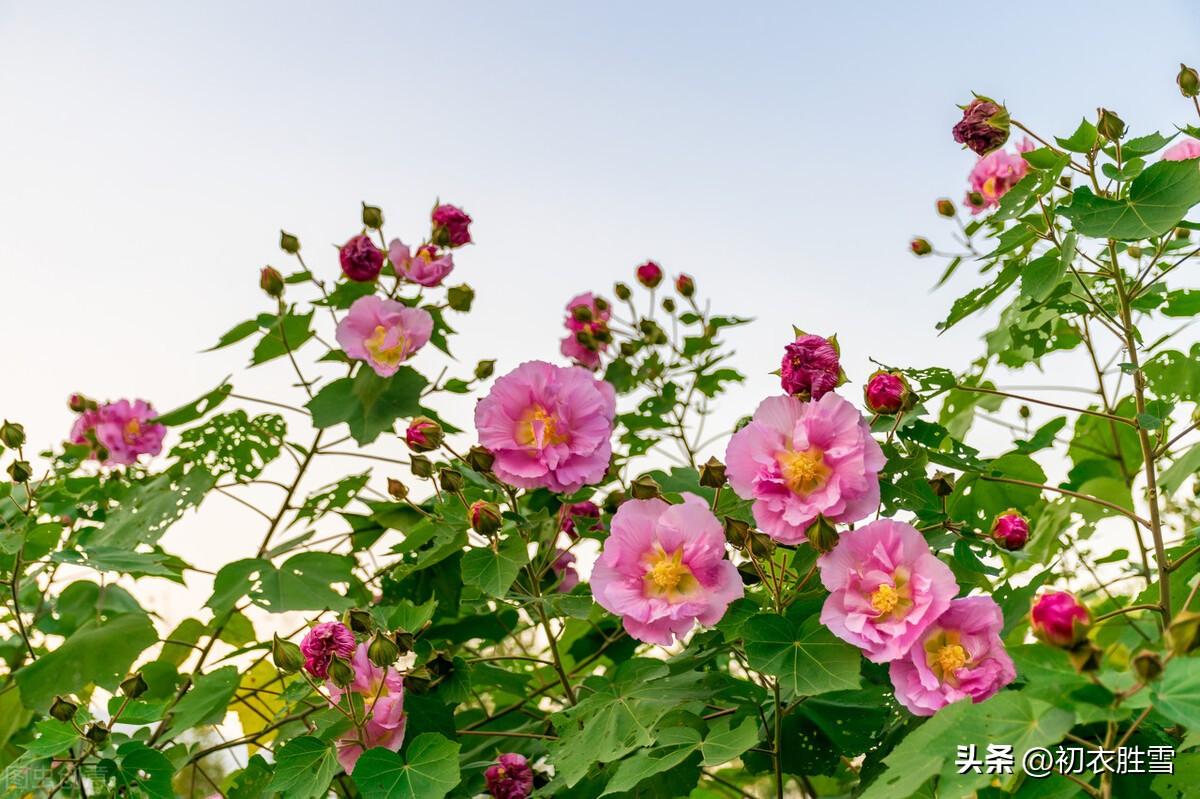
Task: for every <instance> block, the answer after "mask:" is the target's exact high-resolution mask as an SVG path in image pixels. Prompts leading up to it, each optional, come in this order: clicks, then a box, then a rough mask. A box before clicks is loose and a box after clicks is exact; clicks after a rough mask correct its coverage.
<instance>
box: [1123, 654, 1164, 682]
mask: <svg viewBox="0 0 1200 799" xmlns="http://www.w3.org/2000/svg"><path fill="white" fill-rule="evenodd" d="M1130 665H1131V666H1132V667H1133V672H1134V674H1136V675H1137V676H1138V679H1140V680H1141V681H1142V682H1144V683H1145V682H1154V681H1155V680H1157V679H1158V678H1159V677H1160V676H1161V675H1162V673H1163V662H1162V658H1161V657H1159V656H1158V653H1157V652H1151V651H1149V650H1145V649H1143V650H1142V651H1141V652H1138V653H1137V654H1136V655H1134V656H1133V660H1132V661H1130Z"/></svg>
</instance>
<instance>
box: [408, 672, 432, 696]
mask: <svg viewBox="0 0 1200 799" xmlns="http://www.w3.org/2000/svg"><path fill="white" fill-rule="evenodd" d="M432 689H433V680H431V679H430V675H429V669H414V670H413V671H410V672H409V673H408V674H406V675H404V691H405V693H410V692H411V693H413V694H416V695H417V696H421V695H423V694H427V693H429V692H430V691H431V690H432Z"/></svg>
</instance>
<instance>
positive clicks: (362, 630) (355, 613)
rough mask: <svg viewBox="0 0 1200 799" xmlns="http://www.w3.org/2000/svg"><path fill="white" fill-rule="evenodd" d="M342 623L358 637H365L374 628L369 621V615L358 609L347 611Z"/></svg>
mask: <svg viewBox="0 0 1200 799" xmlns="http://www.w3.org/2000/svg"><path fill="white" fill-rule="evenodd" d="M342 623H343V624H345V625H346V626H347V627H349V628H350V629H351V630H352V631H353V632H356V633H359V634H360V635H366V634H367V633H369V632H371V629H372V628H373V627H374V626H375V625H374V623H373V622H372V621H371V614H370V613H368V612H367V611H365V610H362V609H360V608H350V609H349V610H347V611H346V613H345V614H344V615H343V617H342Z"/></svg>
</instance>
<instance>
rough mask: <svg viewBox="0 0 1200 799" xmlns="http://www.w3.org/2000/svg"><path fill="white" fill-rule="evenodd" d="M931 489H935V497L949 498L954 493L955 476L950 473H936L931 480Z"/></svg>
mask: <svg viewBox="0 0 1200 799" xmlns="http://www.w3.org/2000/svg"><path fill="white" fill-rule="evenodd" d="M929 487H930V488H932V489H933V494H934V496H938V497H948V496H950V495H951V494H953V493H954V475H952V474H950V472H934V473H933V477H931V478H929Z"/></svg>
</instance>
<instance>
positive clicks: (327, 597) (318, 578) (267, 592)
mask: <svg viewBox="0 0 1200 799" xmlns="http://www.w3.org/2000/svg"><path fill="white" fill-rule="evenodd" d="M354 563H355V561H354V558H352V557H350V556H348V555H335V554H333V553H330V552H301V553H300V554H298V555H293V556H292V557H290V558H288V559H287V560H286V561H284V562H283V564H282V565H281V566H278V567H276V566H275V565H274V564H272V563H271V562H270V561H267V560H260V559H257V558H248V559H245V560H237V561H234V562H233V563H229V564H226V565H225V566H223V567H221V570H220V571H219V572H217V576H216V579H215V580H213V594H212V596H211V597H209V600H208V602H207V605H208V607H210V608H212V609H213V610H214V611H216V612H223V611H227V610H229V609H230V608H232V607H233V606H234V604H236V603H237V601H238V600H239V599H241V598H242V597H243V596H249V597H250V599H251V600H252V601H253V602H254V604H256V605H258V606H259V607H262V608H265V609H267V610H269V611H271V612H272V613H284V612H286V611H291V610H339V611H340V610H346V609H347V608H349V607H350V606H351V605H353V604H354V602H353V600H351V599H349V598H347V597H346V596H345V595H343V594H341V593H339V592H338V591H337V590H336V588H335V587H334V586H335V585H338V584H348V585H349V584H355V583H356V582H357V581H356V578H355V577H354V573H353V572H354Z"/></svg>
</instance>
